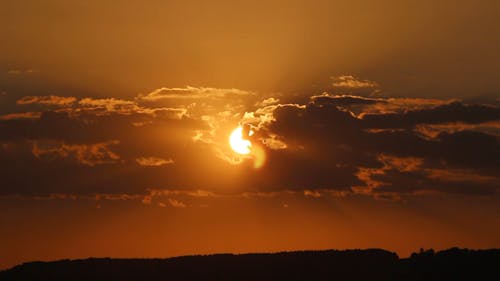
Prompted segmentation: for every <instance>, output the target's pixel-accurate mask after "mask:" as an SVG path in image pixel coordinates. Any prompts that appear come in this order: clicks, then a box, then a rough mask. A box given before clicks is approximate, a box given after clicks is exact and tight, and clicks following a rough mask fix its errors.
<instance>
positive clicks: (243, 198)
mask: <svg viewBox="0 0 500 281" xmlns="http://www.w3.org/2000/svg"><path fill="white" fill-rule="evenodd" d="M499 18H500V2H499V1H495V0H491V1H490V0H484V1H427V0H426V1H383V0H381V1H352V0H351V1H341V0H331V1H298V0H289V1H277V0H271V1H260V2H256V1H189V0H184V1H153V0H152V1H146V2H145V1H132V0H130V1H120V2H119V3H117V1H54V0H48V1H34V0H33V1H29V0H27V1H5V0H0V40H1V41H2V43H1V44H0V268H5V267H9V266H12V265H15V264H17V263H20V262H25V261H30V260H39V259H42V260H47V259H61V258H79V257H88V256H113V257H163V256H175V255H184V254H199V253H215V252H253V251H281V250H298V249H324V248H368V247H383V248H386V249H389V250H392V251H396V252H398V253H399V254H400V255H403V256H404V255H408V254H409V253H410V252H411V251H412V250H417V249H419V248H421V247H423V248H428V247H436V248H446V247H452V246H460V247H470V248H477V247H481V248H488V247H500V239H499V237H500V227H499V226H500V204H499V203H500V197H499V191H500V175H499V173H498V171H499V170H500V145H499V138H500V104H499V101H500V100H499V98H500V94H499V93H500V79H499V74H500V56H499V52H498V50H500V24H499ZM240 125H241V126H243V127H244V130H243V131H244V138H245V139H247V140H249V141H251V143H252V147H251V153H250V154H248V155H240V154H238V153H236V151H234V150H232V149H231V146H230V144H229V135H230V134H231V132H232V131H233V130H234V129H235V128H236V127H238V126H240ZM250 130H251V131H252V135H250V133H249V131H250Z"/></svg>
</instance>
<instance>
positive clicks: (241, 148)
mask: <svg viewBox="0 0 500 281" xmlns="http://www.w3.org/2000/svg"><path fill="white" fill-rule="evenodd" d="M229 144H230V145H231V148H232V149H233V150H234V151H235V152H236V153H239V154H249V153H250V147H252V143H251V142H250V141H249V140H245V139H243V128H242V127H241V126H240V127H238V128H236V129H234V131H233V132H232V133H231V135H230V136H229Z"/></svg>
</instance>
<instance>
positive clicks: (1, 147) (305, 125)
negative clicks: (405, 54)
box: [0, 78, 500, 206]
mask: <svg viewBox="0 0 500 281" xmlns="http://www.w3.org/2000/svg"><path fill="white" fill-rule="evenodd" d="M346 79H347V78H346ZM23 99H24V100H23ZM23 99H22V100H23V102H25V103H26V104H37V105H39V106H41V107H42V110H41V112H35V111H30V109H29V108H26V107H25V104H23V102H21V103H19V102H18V105H17V108H16V109H17V110H18V111H17V112H15V113H12V112H8V113H6V114H4V115H2V116H0V159H2V160H1V161H0V177H1V178H2V179H3V183H4V184H3V187H2V188H1V189H0V194H3V195H6V194H22V195H36V196H47V195H49V194H73V195H74V196H91V195H92V194H103V195H104V194H108V195H107V196H109V197H110V198H111V197H112V196H111V195H112V194H114V195H116V196H119V195H120V194H129V195H130V196H132V195H133V196H135V197H134V198H135V199H136V200H138V201H140V200H142V201H143V203H144V204H152V202H154V205H155V206H156V205H157V203H158V202H160V201H161V200H158V201H156V200H157V199H159V198H161V197H163V198H161V199H162V200H163V201H164V202H166V201H165V200H166V198H176V199H177V200H180V201H179V202H181V203H183V204H190V201H188V200H187V199H186V198H215V197H218V196H223V195H222V194H224V193H231V192H235V190H237V191H238V193H239V194H240V195H241V196H243V195H242V194H245V195H246V196H250V197H252V196H275V195H276V194H278V195H279V194H283V192H285V191H286V192H291V193H294V194H300V195H301V196H307V197H318V195H319V196H327V195H328V196H347V195H349V194H353V195H354V194H365V195H369V196H373V197H375V198H380V199H400V198H403V197H405V196H414V195H416V194H422V193H424V192H433V193H440V194H457V193H459V194H468V195H472V194H474V195H481V194H483V195H484V194H491V193H496V192H498V188H497V186H498V178H499V177H498V172H497V169H498V166H499V165H500V163H499V160H498V159H500V149H499V143H498V135H499V134H498V128H499V126H498V124H497V123H498V122H500V115H499V108H498V106H497V105H496V104H484V103H483V104H468V103H465V102H463V101H456V100H437V99H422V98H383V97H376V98H375V97H363V96H358V95H354V94H350V95H345V94H344V95H335V94H330V93H323V94H319V95H318V94H314V95H304V96H301V97H298V98H296V97H289V98H286V97H284V96H279V98H278V97H269V96H265V95H261V94H257V93H252V92H249V91H243V90H235V89H216V88H202V87H200V88H196V87H185V88H161V89H158V90H156V91H153V92H152V93H150V94H147V95H141V96H138V97H136V98H133V99H117V98H94V97H86V98H80V99H77V100H73V101H71V102H69V101H68V102H63V101H62V99H59V98H54V96H47V97H41V96H40V97H38V96H36V97H29V98H28V97H25V98H23ZM41 101H45V103H43V102H41ZM49 101H50V102H49ZM55 104H58V106H57V107H54V106H53V105H55ZM59 104H60V105H59ZM23 110H25V111H23ZM238 125H242V126H244V127H245V128H246V129H250V128H251V129H252V130H253V131H254V132H255V134H253V135H252V136H249V139H251V141H252V142H253V144H254V145H255V147H259V148H260V149H261V150H262V153H263V154H265V158H266V161H265V164H264V165H263V166H262V167H261V168H258V169H256V168H255V165H254V159H252V157H249V156H240V155H237V154H235V153H234V152H233V151H232V150H231V148H230V147H229V145H228V139H227V138H228V135H229V134H230V132H231V131H232V130H233V129H234V128H235V127H236V126H238ZM173 159H175V164H174V165H170V164H172V163H173V162H174V161H173ZM12 163H16V164H15V165H13V164H12ZM139 166H144V167H161V169H155V168H141V167H139ZM19 167H23V168H22V169H20V168H19ZM459 173H463V174H465V175H466V176H463V177H460V176H458V175H459ZM473 175H476V176H473ZM453 177H455V178H457V179H459V180H456V181H453V180H452V178H453ZM75 179H78V180H75ZM33 182H36V183H37V184H36V185H33ZM153 187H154V189H152V188H153ZM181 190H184V191H182V192H181ZM103 198H104V197H103ZM127 198H128V197H127ZM266 198H267V197H266Z"/></svg>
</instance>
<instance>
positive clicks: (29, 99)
mask: <svg viewBox="0 0 500 281" xmlns="http://www.w3.org/2000/svg"><path fill="white" fill-rule="evenodd" d="M76 100H77V99H76V98H75V97H60V96H26V97H22V98H21V99H19V100H17V102H16V103H17V104H20V105H26V104H42V105H56V106H69V105H71V104H73V103H74V102H75V101H76Z"/></svg>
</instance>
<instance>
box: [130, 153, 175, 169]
mask: <svg viewBox="0 0 500 281" xmlns="http://www.w3.org/2000/svg"><path fill="white" fill-rule="evenodd" d="M135 161H136V162H137V164H139V165H141V166H149V167H158V166H163V165H168V164H173V163H174V160H172V158H169V159H163V158H159V157H152V156H151V157H140V158H136V159H135Z"/></svg>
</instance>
